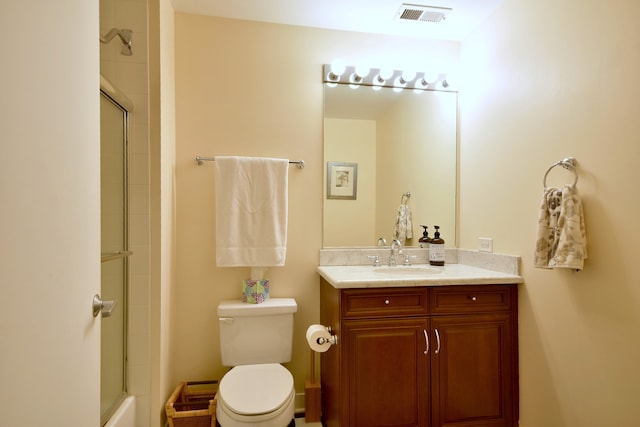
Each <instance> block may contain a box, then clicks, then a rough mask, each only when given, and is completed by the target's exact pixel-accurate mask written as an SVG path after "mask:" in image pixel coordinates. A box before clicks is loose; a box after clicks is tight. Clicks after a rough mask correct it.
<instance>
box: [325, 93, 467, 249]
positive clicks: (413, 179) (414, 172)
mask: <svg viewBox="0 0 640 427" xmlns="http://www.w3.org/2000/svg"><path fill="white" fill-rule="evenodd" d="M376 89H378V90H374V89H373V87H370V86H361V87H358V88H357V89H352V88H351V87H350V86H349V85H345V84H337V85H336V84H332V85H329V84H325V87H324V165H325V167H324V169H325V172H324V180H325V183H326V182H327V163H328V162H338V163H349V164H357V174H358V176H357V181H356V182H357V192H356V197H355V199H351V198H350V199H333V198H331V199H328V198H327V191H328V189H327V188H326V187H327V185H325V195H324V212H323V221H324V223H323V227H324V228H323V246H324V247H325V248H328V247H362V246H365V247H366V246H375V245H376V243H377V241H378V238H379V237H383V238H385V239H386V241H387V244H390V243H391V240H392V239H393V235H394V228H395V224H396V217H397V214H398V210H399V207H400V204H401V201H402V199H403V194H405V193H407V192H410V193H411V196H410V197H409V198H408V200H407V206H408V207H409V209H410V211H411V213H412V219H413V221H412V222H413V227H412V235H413V237H412V238H411V239H407V240H406V242H405V245H406V246H418V239H419V238H420V237H421V236H422V227H421V225H427V226H428V231H429V236H430V237H433V234H434V232H435V229H434V227H433V226H434V225H439V226H440V232H441V234H442V238H444V240H445V241H446V242H447V243H446V244H447V246H455V242H456V228H455V224H456V200H457V197H456V189H457V169H456V167H457V121H456V120H457V93H456V92H445V91H431V90H429V91H413V90H402V91H399V92H398V91H396V90H394V89H392V88H388V87H383V88H376ZM354 178H356V177H354ZM405 199H406V198H405Z"/></svg>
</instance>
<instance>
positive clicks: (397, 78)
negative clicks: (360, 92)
mask: <svg viewBox="0 0 640 427" xmlns="http://www.w3.org/2000/svg"><path fill="white" fill-rule="evenodd" d="M323 82H324V83H328V84H348V85H351V86H353V87H358V86H373V87H374V88H376V87H390V88H394V89H413V90H443V91H447V92H455V91H456V90H455V89H454V88H453V87H452V85H451V84H450V82H448V81H447V77H446V76H444V75H442V74H434V75H433V77H431V75H430V74H429V73H428V72H418V73H416V72H413V73H408V72H407V71H402V70H391V69H388V70H387V69H384V68H369V69H361V68H360V67H354V66H343V65H340V66H335V65H334V66H332V65H330V64H325V65H324V67H323Z"/></svg>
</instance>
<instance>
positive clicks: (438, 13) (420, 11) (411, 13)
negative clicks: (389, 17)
mask: <svg viewBox="0 0 640 427" xmlns="http://www.w3.org/2000/svg"><path fill="white" fill-rule="evenodd" d="M451 10H452V9H451V8H450V7H437V6H422V5H418V4H407V3H404V4H403V5H402V6H400V9H399V10H398V13H396V19H399V20H401V21H414V22H440V21H442V20H444V19H445V18H446V16H447V14H448V13H449V12H451Z"/></svg>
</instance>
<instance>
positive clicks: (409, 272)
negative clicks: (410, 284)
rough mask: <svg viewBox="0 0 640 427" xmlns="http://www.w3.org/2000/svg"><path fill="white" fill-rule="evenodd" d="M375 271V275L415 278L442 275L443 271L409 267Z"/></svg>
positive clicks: (379, 268)
mask: <svg viewBox="0 0 640 427" xmlns="http://www.w3.org/2000/svg"><path fill="white" fill-rule="evenodd" d="M373 271H374V272H375V273H379V274H388V275H390V276H391V275H396V276H413V277H421V276H429V275H432V274H440V273H442V269H438V268H429V267H409V266H398V267H377V268H374V269H373Z"/></svg>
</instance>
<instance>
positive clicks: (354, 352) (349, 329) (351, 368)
mask: <svg viewBox="0 0 640 427" xmlns="http://www.w3.org/2000/svg"><path fill="white" fill-rule="evenodd" d="M428 326H429V324H428V320H427V318H425V317H423V318H408V319H383V320H349V321H345V322H344V323H343V331H342V338H343V339H342V345H343V346H344V347H343V348H342V349H341V351H342V354H343V356H344V359H343V361H344V363H343V366H342V369H343V370H342V375H343V378H347V381H345V382H344V388H343V390H342V398H343V399H344V400H343V405H342V407H343V408H348V410H347V411H345V412H344V413H343V414H342V416H343V419H342V421H343V422H342V425H343V426H350V427H374V426H385V427H391V426H403V427H413V426H428V425H429V419H430V416H429V386H428V384H429V354H428V353H426V354H425V352H426V351H427V345H428V342H427V338H426V337H425V333H427V335H428V331H429V328H428Z"/></svg>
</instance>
